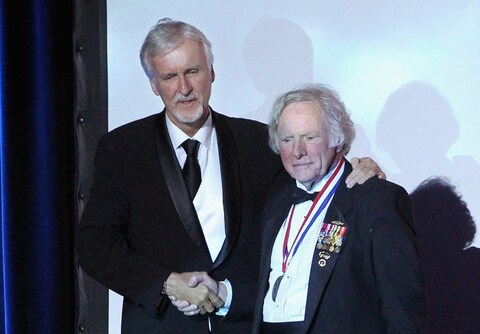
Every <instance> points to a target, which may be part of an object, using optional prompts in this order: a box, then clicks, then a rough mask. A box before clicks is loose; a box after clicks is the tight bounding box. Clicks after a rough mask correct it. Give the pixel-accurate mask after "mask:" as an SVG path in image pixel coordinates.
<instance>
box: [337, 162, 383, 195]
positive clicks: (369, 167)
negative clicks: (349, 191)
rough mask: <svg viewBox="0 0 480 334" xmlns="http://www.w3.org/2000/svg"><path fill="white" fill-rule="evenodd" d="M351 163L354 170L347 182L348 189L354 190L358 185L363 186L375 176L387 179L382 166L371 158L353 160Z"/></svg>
mask: <svg viewBox="0 0 480 334" xmlns="http://www.w3.org/2000/svg"><path fill="white" fill-rule="evenodd" d="M350 163H351V164H352V167H353V170H352V172H351V173H350V175H348V177H347V179H346V180H345V183H346V184H347V187H348V188H352V187H353V186H354V185H356V184H363V183H365V182H366V181H367V180H368V179H370V178H372V177H374V176H378V178H379V179H384V180H386V179H387V176H386V175H385V173H384V172H383V171H382V169H381V168H380V166H379V165H378V164H377V163H376V162H375V161H374V160H373V159H372V158H370V157H365V158H352V160H351V162H350Z"/></svg>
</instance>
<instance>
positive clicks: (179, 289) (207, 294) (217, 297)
mask: <svg viewBox="0 0 480 334" xmlns="http://www.w3.org/2000/svg"><path fill="white" fill-rule="evenodd" d="M164 287H165V293H166V294H167V295H168V297H169V298H170V300H171V301H172V304H173V305H174V306H175V307H177V308H178V310H179V311H180V312H183V313H184V314H185V315H196V314H198V313H200V314H205V313H207V312H208V313H212V312H214V311H215V309H216V308H220V307H222V306H223V305H224V304H225V300H226V297H227V296H226V295H227V294H228V292H227V290H226V287H225V286H224V285H223V284H221V283H218V282H217V281H215V280H214V279H212V278H211V277H210V276H209V275H208V274H207V273H206V272H185V273H175V272H173V273H171V274H170V276H168V279H167V281H166V282H165V286H164ZM222 297H223V298H222Z"/></svg>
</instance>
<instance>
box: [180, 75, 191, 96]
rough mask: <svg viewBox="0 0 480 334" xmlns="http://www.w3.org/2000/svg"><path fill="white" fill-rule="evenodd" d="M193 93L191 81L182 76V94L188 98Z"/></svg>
mask: <svg viewBox="0 0 480 334" xmlns="http://www.w3.org/2000/svg"><path fill="white" fill-rule="evenodd" d="M191 91H192V85H191V84H190V81H189V80H188V79H187V78H186V77H184V76H180V93H182V95H184V96H187V95H188V94H190V92H191Z"/></svg>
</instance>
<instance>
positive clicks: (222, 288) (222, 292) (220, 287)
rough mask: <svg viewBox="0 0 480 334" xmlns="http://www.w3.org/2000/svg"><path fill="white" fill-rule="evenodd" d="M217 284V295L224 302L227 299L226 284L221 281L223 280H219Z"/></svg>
mask: <svg viewBox="0 0 480 334" xmlns="http://www.w3.org/2000/svg"><path fill="white" fill-rule="evenodd" d="M217 286H218V291H217V295H218V296H219V297H220V298H222V300H223V301H224V302H226V301H227V299H228V288H227V285H226V284H225V283H224V282H223V281H219V282H218V283H217Z"/></svg>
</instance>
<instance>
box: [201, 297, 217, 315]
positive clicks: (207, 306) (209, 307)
mask: <svg viewBox="0 0 480 334" xmlns="http://www.w3.org/2000/svg"><path fill="white" fill-rule="evenodd" d="M203 308H204V309H205V310H206V311H207V312H208V313H212V312H213V311H215V306H213V304H212V303H211V302H210V300H206V301H205V302H204V304H203ZM200 313H201V311H200ZM201 314H205V313H201Z"/></svg>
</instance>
